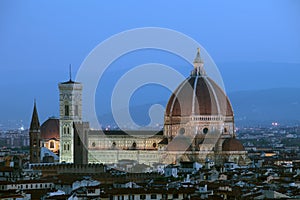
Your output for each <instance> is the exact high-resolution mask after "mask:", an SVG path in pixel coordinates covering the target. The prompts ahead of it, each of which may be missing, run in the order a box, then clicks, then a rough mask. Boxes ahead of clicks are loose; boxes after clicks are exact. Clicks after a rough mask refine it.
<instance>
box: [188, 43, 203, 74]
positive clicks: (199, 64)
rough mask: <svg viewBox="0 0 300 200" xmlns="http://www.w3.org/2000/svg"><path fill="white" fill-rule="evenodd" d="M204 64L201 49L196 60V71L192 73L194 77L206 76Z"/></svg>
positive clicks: (198, 50)
mask: <svg viewBox="0 0 300 200" xmlns="http://www.w3.org/2000/svg"><path fill="white" fill-rule="evenodd" d="M203 66H204V62H203V60H202V59H201V56H200V48H197V54H196V58H195V59H194V70H193V71H192V74H191V75H192V76H206V72H205V70H204V67H203Z"/></svg>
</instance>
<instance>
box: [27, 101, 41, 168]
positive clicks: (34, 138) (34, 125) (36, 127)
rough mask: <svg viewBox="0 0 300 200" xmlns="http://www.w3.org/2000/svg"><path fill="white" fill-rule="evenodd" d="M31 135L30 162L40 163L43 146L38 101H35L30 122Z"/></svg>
mask: <svg viewBox="0 0 300 200" xmlns="http://www.w3.org/2000/svg"><path fill="white" fill-rule="evenodd" d="M29 136H30V163H40V155H41V148H40V139H41V133H40V122H39V117H38V113H37V109H36V102H34V108H33V113H32V118H31V123H30V129H29Z"/></svg>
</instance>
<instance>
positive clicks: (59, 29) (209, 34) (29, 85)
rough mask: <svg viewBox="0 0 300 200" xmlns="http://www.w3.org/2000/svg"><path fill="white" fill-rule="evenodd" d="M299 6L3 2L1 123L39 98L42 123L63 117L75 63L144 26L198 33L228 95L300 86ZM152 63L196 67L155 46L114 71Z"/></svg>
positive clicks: (292, 1) (105, 94) (283, 1)
mask: <svg viewBox="0 0 300 200" xmlns="http://www.w3.org/2000/svg"><path fill="white" fill-rule="evenodd" d="M299 11H300V1H298V0H266V1H261V0H251V1H250V0H249V1H239V0H236V1H232V0H229V1H222V0H219V1H216V0H207V1H196V0H195V1H176V0H173V1H159V0H154V1H147V2H146V1H131V0H129V1H106V3H105V2H104V1H60V0H54V1H38V0H37V1H21V0H20V1H15V0H1V1H0V89H1V91H2V95H1V98H0V122H1V121H3V120H23V123H24V124H25V125H27V124H28V123H29V122H28V121H30V117H31V113H32V106H33V99H34V98H36V99H37V104H38V111H39V114H40V118H41V119H40V120H41V121H44V120H45V119H46V118H47V117H49V116H52V115H55V116H57V115H58V88H57V83H58V82H60V81H65V80H67V79H68V66H69V64H72V66H73V76H75V74H76V71H77V70H78V68H79V66H80V64H81V63H82V61H83V60H84V59H85V57H86V56H87V55H88V54H89V52H90V51H91V50H92V49H93V48H94V47H95V46H96V45H98V44H99V43H100V42H102V41H103V40H105V39H107V38H108V37H110V36H112V35H114V34H117V33H119V32H122V31H125V30H128V29H133V28H140V27H149V26H154V27H163V28H169V29H173V30H176V31H179V32H182V33H184V34H186V35H188V36H190V37H192V38H194V39H195V40H196V41H198V42H199V43H200V44H201V45H202V46H203V47H204V48H205V49H206V50H207V51H208V53H209V54H210V55H211V57H212V58H213V60H214V61H215V63H216V64H217V66H218V67H219V70H220V71H221V74H222V75H223V79H224V83H225V86H226V89H227V91H229V92H232V91H239V90H259V89H268V88H280V87H297V88H299V87H300V81H299V74H300V65H299V63H300V25H299V24H300V12H299ZM149 55H151V56H150V57H149ZM160 55H161V56H160ZM122 59H123V61H124V62H123V63H121V61H122ZM152 61H155V62H160V61H161V62H163V63H167V64H168V65H170V66H174V67H175V68H176V67H179V66H185V67H186V68H185V69H183V70H182V73H183V74H185V75H188V74H189V71H190V70H191V66H189V65H188V64H187V63H185V62H184V61H182V60H180V59H178V58H177V57H174V56H170V55H169V54H167V53H162V52H159V51H151V50H149V51H145V52H136V53H135V54H134V53H133V54H132V55H128V58H127V59H126V58H120V60H119V61H116V62H115V63H114V66H112V73H111V74H109V71H108V72H107V73H108V74H109V75H110V76H111V75H113V73H114V72H113V71H116V70H113V69H114V68H115V69H116V67H119V66H120V65H124V66H127V68H130V66H136V65H137V64H143V63H144V62H152ZM189 67H190V68H189ZM118 76H120V74H116V77H118ZM116 77H115V78H112V79H116ZM109 81H110V80H109V78H107V80H105V79H104V80H103V81H102V85H101V82H100V84H99V86H98V87H99V93H97V94H96V99H97V101H98V102H100V103H99V104H100V106H99V110H100V111H99V112H100V113H98V114H99V115H101V113H105V112H108V109H106V107H107V105H109V104H108V102H109V100H107V99H106V98H109V96H110V95H111V93H110V91H111V88H112V87H111V86H109V85H110V82H109ZM106 85H107V86H106ZM147 89H149V88H147ZM150 90H151V87H150ZM152 90H153V91H158V92H157V93H158V94H159V95H158V96H160V97H162V98H158V99H154V101H161V100H163V101H165V100H166V99H165V98H166V97H167V96H168V95H169V93H168V92H167V93H166V91H164V90H163V89H159V88H155V87H154V88H152ZM160 92H162V94H161V93H160ZM141 94H142V93H141ZM135 96H137V98H138V99H140V100H141V101H142V100H143V98H141V96H144V95H140V97H138V96H139V95H138V92H137V94H135ZM150 96H151V95H150ZM153 98H155V96H154V97H153ZM145 99H147V100H149V97H148V96H147V95H146V97H145ZM101 102H102V103H101ZM142 103H143V102H137V104H142ZM101 106H102V108H101ZM0 128H1V127H0Z"/></svg>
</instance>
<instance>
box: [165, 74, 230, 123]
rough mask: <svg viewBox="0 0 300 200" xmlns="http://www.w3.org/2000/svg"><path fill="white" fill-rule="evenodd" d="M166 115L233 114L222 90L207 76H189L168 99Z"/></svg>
mask: <svg viewBox="0 0 300 200" xmlns="http://www.w3.org/2000/svg"><path fill="white" fill-rule="evenodd" d="M165 114H166V116H181V117H183V116H191V115H222V116H233V111H232V107H231V104H230V101H229V99H228V97H227V96H226V95H225V93H224V92H223V90H222V89H221V88H220V87H219V86H218V85H217V84H216V83H215V82H214V81H213V80H212V79H210V78H208V77H207V76H190V77H189V78H187V79H186V80H185V81H183V82H182V83H181V84H180V85H179V87H178V88H177V89H176V90H175V92H174V93H173V94H172V96H171V97H170V99H169V102H168V104H167V107H166V113H165Z"/></svg>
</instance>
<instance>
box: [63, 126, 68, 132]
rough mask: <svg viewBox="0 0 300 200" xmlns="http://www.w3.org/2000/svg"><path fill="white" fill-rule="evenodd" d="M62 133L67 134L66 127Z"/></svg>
mask: <svg viewBox="0 0 300 200" xmlns="http://www.w3.org/2000/svg"><path fill="white" fill-rule="evenodd" d="M63 132H64V134H66V133H67V127H65V126H64V131H63Z"/></svg>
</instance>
